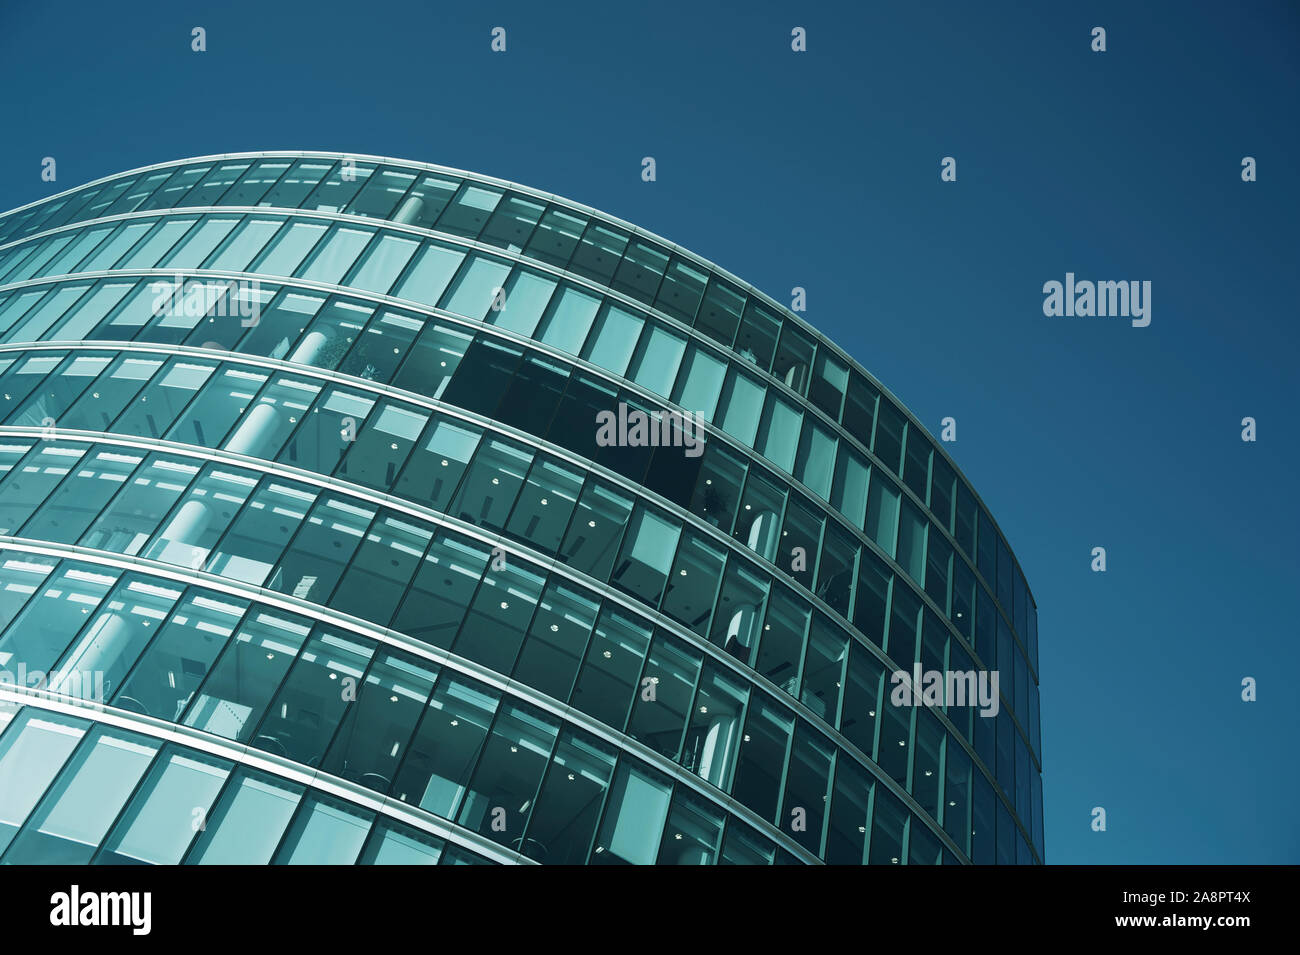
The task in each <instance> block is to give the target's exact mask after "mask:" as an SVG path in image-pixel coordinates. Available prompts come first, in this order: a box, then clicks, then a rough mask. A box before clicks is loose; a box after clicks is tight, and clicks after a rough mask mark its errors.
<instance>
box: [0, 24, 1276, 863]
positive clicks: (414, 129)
mask: <svg viewBox="0 0 1300 955" xmlns="http://www.w3.org/2000/svg"><path fill="white" fill-rule="evenodd" d="M195 26H202V27H204V28H205V29H206V31H207V46H208V49H207V52H205V53H195V52H192V51H191V49H190V31H191V29H192V28H193V27H195ZM496 26H501V27H504V28H505V29H506V31H507V32H506V38H507V49H506V52H505V53H493V52H492V51H491V49H490V40H491V36H490V32H491V30H492V28H493V27H496ZM796 26H802V27H805V28H806V30H807V36H808V49H807V52H804V53H795V52H792V50H791V48H790V32H791V29H792V28H793V27H796ZM1095 26H1102V27H1104V28H1105V29H1106V31H1107V37H1106V41H1107V50H1106V52H1104V53H1094V52H1092V50H1091V49H1090V46H1091V31H1092V28H1093V27H1095ZM1298 107H1300V6H1297V5H1296V4H1295V3H1288V2H1285V0H1273V2H1268V0H1251V2H1247V3H1228V2H1222V3H1196V2H1144V3H1140V4H1139V3H1132V2H1115V3H1072V2H1052V3H1028V2H1019V3H1009V2H989V3H979V4H975V3H967V2H959V3H958V2H953V3H942V4H941V3H920V2H913V0H887V2H871V3H862V2H842V3H826V2H807V0H801V2H786V3H773V2H752V3H740V2H730V3H718V2H715V3H701V2H694V3H680V2H676V0H665V2H656V3H651V4H631V3H610V2H604V3H594V2H593V3H565V2H558V0H557V2H552V3H545V4H543V3H537V2H528V3H500V2H499V3H491V4H487V3H484V4H477V3H475V4H449V3H431V2H428V0H424V2H372V3H361V4H358V3H340V2H336V0H316V2H313V3H310V4H308V3H293V4H275V3H268V2H265V0H261V2H249V0H227V2H222V3H212V4H202V3H191V2H186V0H166V2H148V0H145V2H133V3H130V4H125V5H122V4H107V3H103V2H102V0H91V2H81V0H78V2H72V0H68V2H60V3H57V4H50V3H34V2H25V0H2V2H0V110H2V112H0V115H3V117H4V122H3V127H0V144H2V145H3V148H0V209H9V208H12V207H14V206H17V205H20V204H23V203H27V202H31V201H33V200H35V199H38V198H41V197H43V196H46V195H49V194H51V193H53V192H57V191H62V190H64V189H67V188H71V187H73V186H76V185H79V184H81V183H83V182H86V181H89V180H92V179H96V178H99V177H101V176H105V175H108V174H111V173H114V172H118V171H121V170H125V169H128V168H133V167H136V166H142V165H148V164H152V163H156V162H162V161H165V160H169V159H177V158H182V157H186V156H197V155H205V154H209V153H222V152H240V151H245V150H260V149H322V150H331V151H334V150H337V151H348V152H355V153H366V154H376V155H383V156H393V157H400V158H406V159H414V160H421V161H427V162H434V163H441V164H444V165H448V166H454V167H458V168H464V169H471V170H475V171H479V172H483V173H487V174H490V175H494V176H499V177H501V178H504V179H509V180H513V181H516V182H520V183H524V184H527V185H530V186H534V187H536V188H539V189H544V190H547V191H549V192H554V193H557V194H559V195H563V196H566V197H569V198H572V199H575V200H578V201H580V202H583V203H586V204H588V205H591V206H594V207H596V208H599V209H602V210H605V211H607V212H609V213H612V214H614V215H617V216H620V217H622V218H624V219H627V220H630V221H632V222H635V223H637V224H638V225H641V226H643V227H645V228H647V229H650V230H652V231H655V232H657V233H659V234H660V235H663V236H665V237H666V238H668V239H670V240H672V241H674V242H677V243H679V244H681V245H683V246H685V247H687V248H689V249H692V250H693V251H695V252H697V253H699V254H700V255H702V256H704V257H706V258H708V259H710V260H712V261H714V262H716V263H718V264H719V265H721V266H723V267H724V268H726V269H728V270H730V271H732V272H734V273H735V274H737V275H739V276H741V277H742V278H744V279H746V280H748V281H750V282H752V283H753V284H755V285H756V286H758V287H759V288H761V289H763V290H764V291H766V292H768V293H770V294H771V295H773V296H774V297H776V298H777V299H778V300H780V301H787V302H788V301H789V295H790V289H791V288H792V287H793V286H796V285H797V286H802V287H804V288H806V289H807V292H808V312H807V315H806V317H807V318H808V320H809V321H810V322H811V323H812V324H814V325H815V326H816V327H818V328H819V329H821V330H822V331H824V332H825V333H826V334H827V335H829V336H830V337H831V338H833V339H834V340H836V341H837V342H838V343H839V344H840V345H842V346H843V347H844V348H845V349H847V350H848V351H849V352H850V353H851V354H853V355H854V356H855V357H856V358H858V359H859V360H860V361H861V362H862V363H863V364H864V366H865V367H866V368H868V369H869V370H870V371H872V372H873V373H874V374H875V375H876V376H877V377H878V378H880V379H881V380H882V381H883V382H884V383H885V384H886V385H887V386H888V387H889V388H890V389H892V390H893V392H894V393H895V394H896V395H898V396H899V398H900V399H901V400H902V401H904V402H905V403H906V404H907V405H908V406H909V407H910V408H911V409H912V410H913V411H914V412H915V413H916V414H917V415H918V417H919V418H920V419H921V420H922V421H923V422H925V423H926V425H927V426H928V427H929V428H930V429H931V431H932V432H937V431H938V430H939V427H940V426H939V421H940V419H942V418H943V417H945V416H952V417H954V418H956V420H957V438H958V440H957V441H956V442H955V443H952V444H949V445H947V448H948V450H949V452H950V453H951V454H952V456H953V458H954V459H955V460H956V462H957V464H958V465H959V466H960V467H961V468H962V469H963V471H964V472H965V474H966V476H967V477H968V478H969V479H970V481H971V483H972V484H973V486H974V487H975V488H976V490H977V491H978V492H979V493H980V494H981V495H982V497H983V499H984V501H985V502H986V503H987V504H988V506H989V508H990V509H991V510H992V512H993V514H994V516H995V518H996V519H997V520H998V522H999V523H1000V525H1001V527H1002V529H1003V531H1004V532H1005V533H1006V535H1007V538H1008V541H1009V542H1010V544H1011V546H1012V548H1013V550H1014V551H1015V552H1016V554H1017V556H1018V557H1019V559H1020V562H1021V564H1022V566H1023V567H1024V570H1025V573H1026V576H1027V577H1028V580H1029V584H1030V587H1031V589H1032V590H1033V592H1034V595H1035V597H1036V599H1037V602H1038V605H1039V631H1040V643H1041V669H1042V682H1041V687H1042V726H1043V730H1042V737H1043V749H1044V758H1045V768H1044V800H1045V804H1046V810H1045V818H1046V841H1047V858H1048V861H1049V862H1058V863H1064V862H1084V863H1105V862H1142V863H1199V862H1208V863H1230V862H1250V863H1255V862H1285V863H1296V862H1300V814H1297V812H1296V806H1297V795H1296V794H1297V792H1300V785H1298V784H1300V768H1298V767H1297V753H1298V752H1300V747H1298V746H1297V743H1296V738H1297V736H1296V734H1297V732H1298V731H1300V718H1298V717H1300V704H1298V703H1297V698H1296V694H1297V686H1296V680H1297V678H1298V677H1300V652H1298V651H1297V643H1298V638H1300V631H1298V628H1297V625H1296V613H1295V608H1294V607H1293V606H1292V602H1293V601H1296V600H1297V596H1298V595H1300V586H1297V580H1298V578H1300V567H1298V563H1300V562H1298V560H1297V557H1296V546H1297V544H1296V539H1297V530H1298V529H1300V520H1298V518H1300V483H1298V482H1297V481H1296V473H1297V465H1298V464H1300V452H1298V451H1297V446H1296V442H1297V428H1296V422H1297V417H1298V415H1297V412H1298V411H1300V408H1298V407H1297V404H1298V403H1297V400H1296V380H1297V375H1296V365H1297V357H1298V352H1300V347H1298V344H1297V343H1298V342H1300V334H1298V332H1297V322H1298V321H1300V310H1298V308H1297V261H1300V255H1298V254H1300V239H1298V238H1297V222H1300V215H1298V214H1297V213H1298V212H1300V209H1298V208H1297V207H1298V205H1300V203H1298V201H1297V200H1298V199H1300V177H1298V176H1297V171H1296V169H1295V164H1296V163H1297V161H1300V142H1298V141H1297V140H1298V139H1300V132H1298V130H1300V124H1298V123H1297V119H1298V118H1300V108H1298ZM46 156H52V157H54V158H55V159H56V160H57V170H58V181H57V182H56V183H53V184H51V183H45V182H42V181H41V180H40V163H41V160H42V158H43V157H46ZM645 156H653V157H654V158H655V160H656V162H657V174H658V179H657V181H656V182H653V183H646V182H643V181H642V180H641V178H640V170H641V159H642V157H645ZM945 156H951V157H954V158H955V159H956V160H957V181H956V182H941V181H940V175H939V174H940V160H941V159H942V158H943V157H945ZM1244 156H1252V157H1255V159H1256V160H1257V163H1258V181H1256V182H1253V183H1245V182H1243V181H1242V179H1241V161H1242V157H1244ZM1066 272H1074V273H1075V274H1076V276H1077V277H1078V278H1079V279H1092V280H1139V281H1150V282H1151V283H1152V296H1151V298H1152V301H1151V319H1152V320H1151V324H1150V326H1149V327H1146V328H1134V327H1132V326H1131V324H1130V323H1129V322H1128V321H1125V320H1121V319H1114V318H1048V317H1045V316H1044V314H1043V308H1042V306H1043V291H1042V288H1043V284H1044V283H1045V282H1048V281H1051V280H1056V281H1064V278H1065V273H1066ZM1245 416H1252V417H1254V418H1256V419H1257V422H1258V440H1257V441H1256V442H1255V443H1253V444H1252V443H1245V442H1243V441H1242V440H1241V419H1242V418H1243V417H1245ZM1097 546H1101V547H1105V548H1106V553H1107V568H1108V569H1107V571H1106V572H1105V573H1104V574H1098V573H1093V572H1092V571H1091V570H1090V562H1091V557H1090V552H1091V550H1092V548H1093V547H1097ZM1288 595H1289V596H1288ZM1247 676H1249V677H1254V678H1255V679H1257V680H1258V701H1257V702H1254V703H1246V702H1243V701H1242V700H1241V681H1242V679H1243V678H1244V677H1247ZM1094 806H1101V807H1104V808H1105V809H1106V811H1107V823H1108V825H1107V831H1106V832H1104V833H1098V832H1093V831H1092V830H1091V828H1090V820H1091V817H1090V811H1091V809H1092V808H1093V807H1094Z"/></svg>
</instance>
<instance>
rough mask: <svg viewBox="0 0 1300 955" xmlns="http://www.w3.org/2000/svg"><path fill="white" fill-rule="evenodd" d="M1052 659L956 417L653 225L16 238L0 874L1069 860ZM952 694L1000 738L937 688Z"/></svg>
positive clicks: (325, 172) (322, 217)
mask: <svg viewBox="0 0 1300 955" xmlns="http://www.w3.org/2000/svg"><path fill="white" fill-rule="evenodd" d="M619 408H623V409H625V410H630V411H631V412H637V411H639V412H643V413H644V414H645V415H646V416H648V420H651V421H655V422H661V421H662V423H663V430H662V436H663V438H664V440H663V441H658V442H655V446H636V443H635V442H624V443H622V444H619V443H617V442H615V443H609V442H606V441H603V440H601V439H600V437H599V435H598V430H597V428H596V422H597V420H598V415H601V414H602V413H610V412H614V411H615V410H616V409H619ZM683 413H686V414H687V415H697V416H698V418H695V419H692V418H689V417H688V418H687V420H685V421H684V422H683V421H682V419H681V418H680V417H671V416H680V415H682V414H683ZM692 424H698V430H697V431H696V432H695V433H696V434H697V436H698V437H699V439H700V440H699V442H698V445H697V446H694V447H691V446H689V442H687V444H688V446H687V447H683V446H682V444H683V441H682V440H680V439H683V437H686V438H689V437H690V436H691V435H690V431H691V429H690V426H691V425H692ZM674 429H675V430H674ZM683 429H684V432H683ZM674 435H675V437H676V438H677V439H679V440H676V442H675V443H673V442H671V441H670V440H669V438H670V437H673V436H674ZM643 443H644V442H643ZM1037 642H1038V641H1037V616H1036V611H1035V606H1034V602H1033V598H1032V596H1031V594H1030V591H1029V588H1028V586H1027V585H1026V583H1025V578H1024V576H1023V574H1022V573H1021V571H1020V569H1019V566H1018V564H1017V562H1016V560H1015V558H1014V556H1013V555H1012V553H1011V551H1010V549H1009V548H1008V547H1007V545H1006V542H1005V540H1004V539H1003V537H1002V536H1001V535H1000V533H999V532H998V530H997V528H996V525H995V524H994V522H993V520H992V519H991V517H990V516H989V514H988V512H987V511H986V509H985V508H984V507H983V505H982V504H981V503H980V501H979V499H978V498H977V496H976V495H975V494H974V493H973V491H972V490H971V489H970V487H969V486H968V484H967V483H966V481H965V480H964V479H963V478H962V476H961V475H960V473H959V472H958V471H957V469H956V468H955V466H954V465H953V464H952V462H951V461H950V460H949V458H948V457H947V455H946V454H945V453H944V452H943V451H942V450H941V449H940V447H939V446H938V445H937V444H936V443H935V442H934V441H933V440H932V439H931V438H930V437H929V436H928V435H927V434H926V432H925V430H924V429H923V428H922V427H921V426H920V424H919V423H918V422H917V421H916V420H915V418H914V417H912V416H911V414H910V413H909V412H908V411H907V410H906V409H905V408H903V407H902V405H901V404H899V403H898V402H897V401H896V400H895V399H894V398H893V397H892V396H891V395H890V394H889V393H888V392H887V391H886V390H885V389H884V388H883V387H882V386H881V385H880V384H879V383H878V382H877V381H875V379H873V378H872V377H871V376H870V375H868V374H867V373H866V372H865V370H863V369H862V367H861V366H860V365H858V364H857V363H856V362H854V361H853V360H852V359H850V358H849V357H848V356H847V355H846V354H845V353H844V352H843V351H841V350H840V349H838V348H836V347H835V346H834V345H833V344H832V343H830V342H829V341H827V340H826V339H825V338H824V337H823V336H821V335H820V334H818V333H817V332H815V331H814V330H813V329H811V328H810V327H809V326H808V325H807V324H805V323H804V322H802V321H801V320H799V319H798V318H797V317H796V316H795V315H794V314H792V313H790V312H789V311H788V310H786V309H784V308H783V307H782V306H780V305H779V304H777V303H776V302H774V301H773V300H772V299H770V298H768V297H766V296H764V295H762V294H761V293H759V292H757V291H756V290H755V289H753V288H752V287H751V286H748V285H746V284H745V283H743V282H741V281H739V280H738V279H736V278H735V277H733V276H731V275H729V274H727V273H725V272H723V271H721V270H720V269H718V268H717V267H716V266H713V265H711V264H710V263H708V262H705V261H703V260H702V259H699V258H698V257H696V256H693V255H691V254H690V253H688V252H686V251H684V250H682V249H679V248H677V247H676V246H673V245H671V244H669V243H666V242H664V241H663V240H661V239H659V238H657V237H655V236H652V235H650V234H648V233H645V232H643V231H642V230H638V229H636V228H635V227H632V226H630V225H628V224H627V223H623V222H620V221H619V220H616V219H613V218H611V217H609V216H605V215H603V214H601V213H598V212H596V211H595V210H592V209H588V208H586V207H584V206H581V205H578V204H575V203H572V202H568V201H565V200H561V199H558V198H556V197H554V196H550V195H547V194H544V193H539V192H536V191H534V190H530V189H526V188H523V187H520V186H515V185H513V184H509V183H504V182H500V181H497V180H493V179H489V178H486V177H481V176H475V175H471V174H467V173H463V172H456V171H453V170H447V169H442V168H439V167H433V166H427V165H419V164H414V163H406V162H398V161H392V160H378V159H376V160H369V159H365V160H363V159H361V158H355V159H352V158H348V157H344V156H339V155H326V154H301V153H294V154H266V153H259V154H248V155H243V156H224V157H213V158H207V159H196V160H187V161H182V162H177V163H168V164H165V165H161V166H157V167H152V168H149V169H145V170H140V171H135V172H129V173H124V174H122V175H119V176H113V177H110V178H108V179H105V180H101V181H99V182H96V183H91V184H90V185H87V186H84V187H81V188H79V189H76V190H72V191H70V192H67V193H64V194H62V195H59V196H55V197H52V198H50V199H47V200H44V201H41V202H38V203H35V204H33V205H30V206H27V207H24V208H22V209H18V210H15V211H13V212H11V213H8V214H6V215H4V216H0V669H3V670H4V671H5V672H6V673H10V674H16V675H22V674H27V675H31V674H38V675H39V676H40V678H41V679H39V680H32V679H27V680H24V679H19V678H17V677H16V676H15V677H12V678H11V679H10V680H9V684H10V685H6V686H0V696H3V698H4V699H5V700H6V701H8V702H9V709H8V710H7V711H6V712H5V714H4V716H5V717H6V718H8V720H9V725H8V728H7V729H5V730H4V733H3V735H0V793H3V794H4V795H2V796H0V801H2V802H3V807H0V827H2V828H0V852H2V853H3V854H2V855H0V862H9V863H25V862H33V861H69V862H89V861H95V862H113V861H123V860H138V861H147V862H155V863H177V862H186V863H189V862H195V863H202V862H249V863H265V862H299V861H307V862H331V863H352V862H363V863H364V862H390V861H391V862H421V863H434V862H441V863H464V862H542V863H584V862H590V863H602V862H631V863H650V862H666V863H685V864H712V863H763V864H766V863H778V862H803V863H818V862H823V861H824V862H828V863H863V862H870V863H882V864H901V863H943V862H948V863H963V862H976V863H1035V862H1040V861H1041V860H1042V858H1043V839H1042V813H1043V810H1042V786H1041V776H1040V767H1041V758H1040V739H1039V721H1038V712H1039V707H1038V654H1037ZM917 666H919V667H920V668H921V670H923V671H939V672H940V673H944V672H958V673H972V674H975V673H981V674H983V673H985V671H995V672H996V674H997V677H998V682H997V683H996V684H993V685H994V686H995V688H996V690H997V701H996V702H997V705H996V707H995V710H996V712H995V713H993V712H991V711H990V710H989V709H988V708H986V709H985V712H990V715H988V716H981V715H980V712H981V711H980V710H978V709H977V708H975V707H973V706H969V705H958V704H957V703H954V702H953V701H951V700H943V699H940V700H938V701H936V702H933V703H931V702H927V704H926V705H923V706H899V705H895V702H893V701H892V700H891V696H892V692H893V690H894V686H893V684H892V682H891V679H890V676H891V674H892V673H893V672H894V671H900V670H901V671H906V672H909V673H911V672H912V671H913V670H914V668H915V667H917ZM88 687H89V688H90V689H93V690H94V691H95V692H94V693H88V692H86V691H87V688H88ZM87 696H93V698H94V699H95V700H96V701H97V702H96V703H95V704H94V705H90V706H87V705H85V704H84V703H78V702H77V700H78V698H79V697H80V698H84V697H87ZM19 780H21V784H19ZM106 791H110V792H112V793H113V796H112V798H110V799H108V800H107V801H106V802H102V805H101V804H99V803H97V808H96V810H95V814H96V815H95V819H96V821H95V822H94V823H93V824H88V823H85V822H84V820H83V819H82V816H84V812H83V811H82V809H79V808H77V805H78V804H77V799H78V796H77V794H78V793H94V794H95V799H96V800H100V801H102V794H103V793H104V792H106ZM80 798H82V799H83V800H84V799H86V798H87V797H86V796H82V797H80ZM182 808H183V809H184V811H183V812H182ZM74 817H75V818H76V820H77V821H76V822H75V823H74V822H72V821H68V822H66V823H65V824H63V825H62V826H60V824H59V823H58V822H57V820H58V819H60V818H62V819H65V820H72V819H74Z"/></svg>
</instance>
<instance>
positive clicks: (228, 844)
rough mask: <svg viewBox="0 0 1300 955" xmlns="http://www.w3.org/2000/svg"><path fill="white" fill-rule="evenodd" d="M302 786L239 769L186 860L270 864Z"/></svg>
mask: <svg viewBox="0 0 1300 955" xmlns="http://www.w3.org/2000/svg"><path fill="white" fill-rule="evenodd" d="M302 794H303V787H302V786H299V785H298V784H296V783H291V782H288V781H287V780H284V779H280V778H278V777H275V776H270V775H263V774H261V773H254V772H252V771H249V770H241V771H240V772H239V775H238V776H237V777H236V779H235V780H234V781H233V782H232V783H231V784H230V787H229V788H227V790H226V791H225V793H224V794H223V795H222V797H221V802H220V803H219V804H218V806H217V808H216V810H215V811H214V812H213V813H212V814H211V816H210V818H209V819H208V822H207V825H206V826H205V827H204V829H203V831H202V833H200V834H199V837H198V839H197V840H196V841H195V844H194V848H193V850H191V852H190V854H189V858H187V859H186V860H185V861H186V862H187V863H188V864H189V865H266V864H267V863H269V862H270V861H271V855H272V853H274V852H275V847H276V846H277V845H279V843H280V836H281V835H282V834H283V833H284V829H285V827H286V826H287V825H288V824H289V819H290V818H291V817H292V816H293V813H294V810H295V809H297V808H298V801H299V800H300V799H301V798H302Z"/></svg>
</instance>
